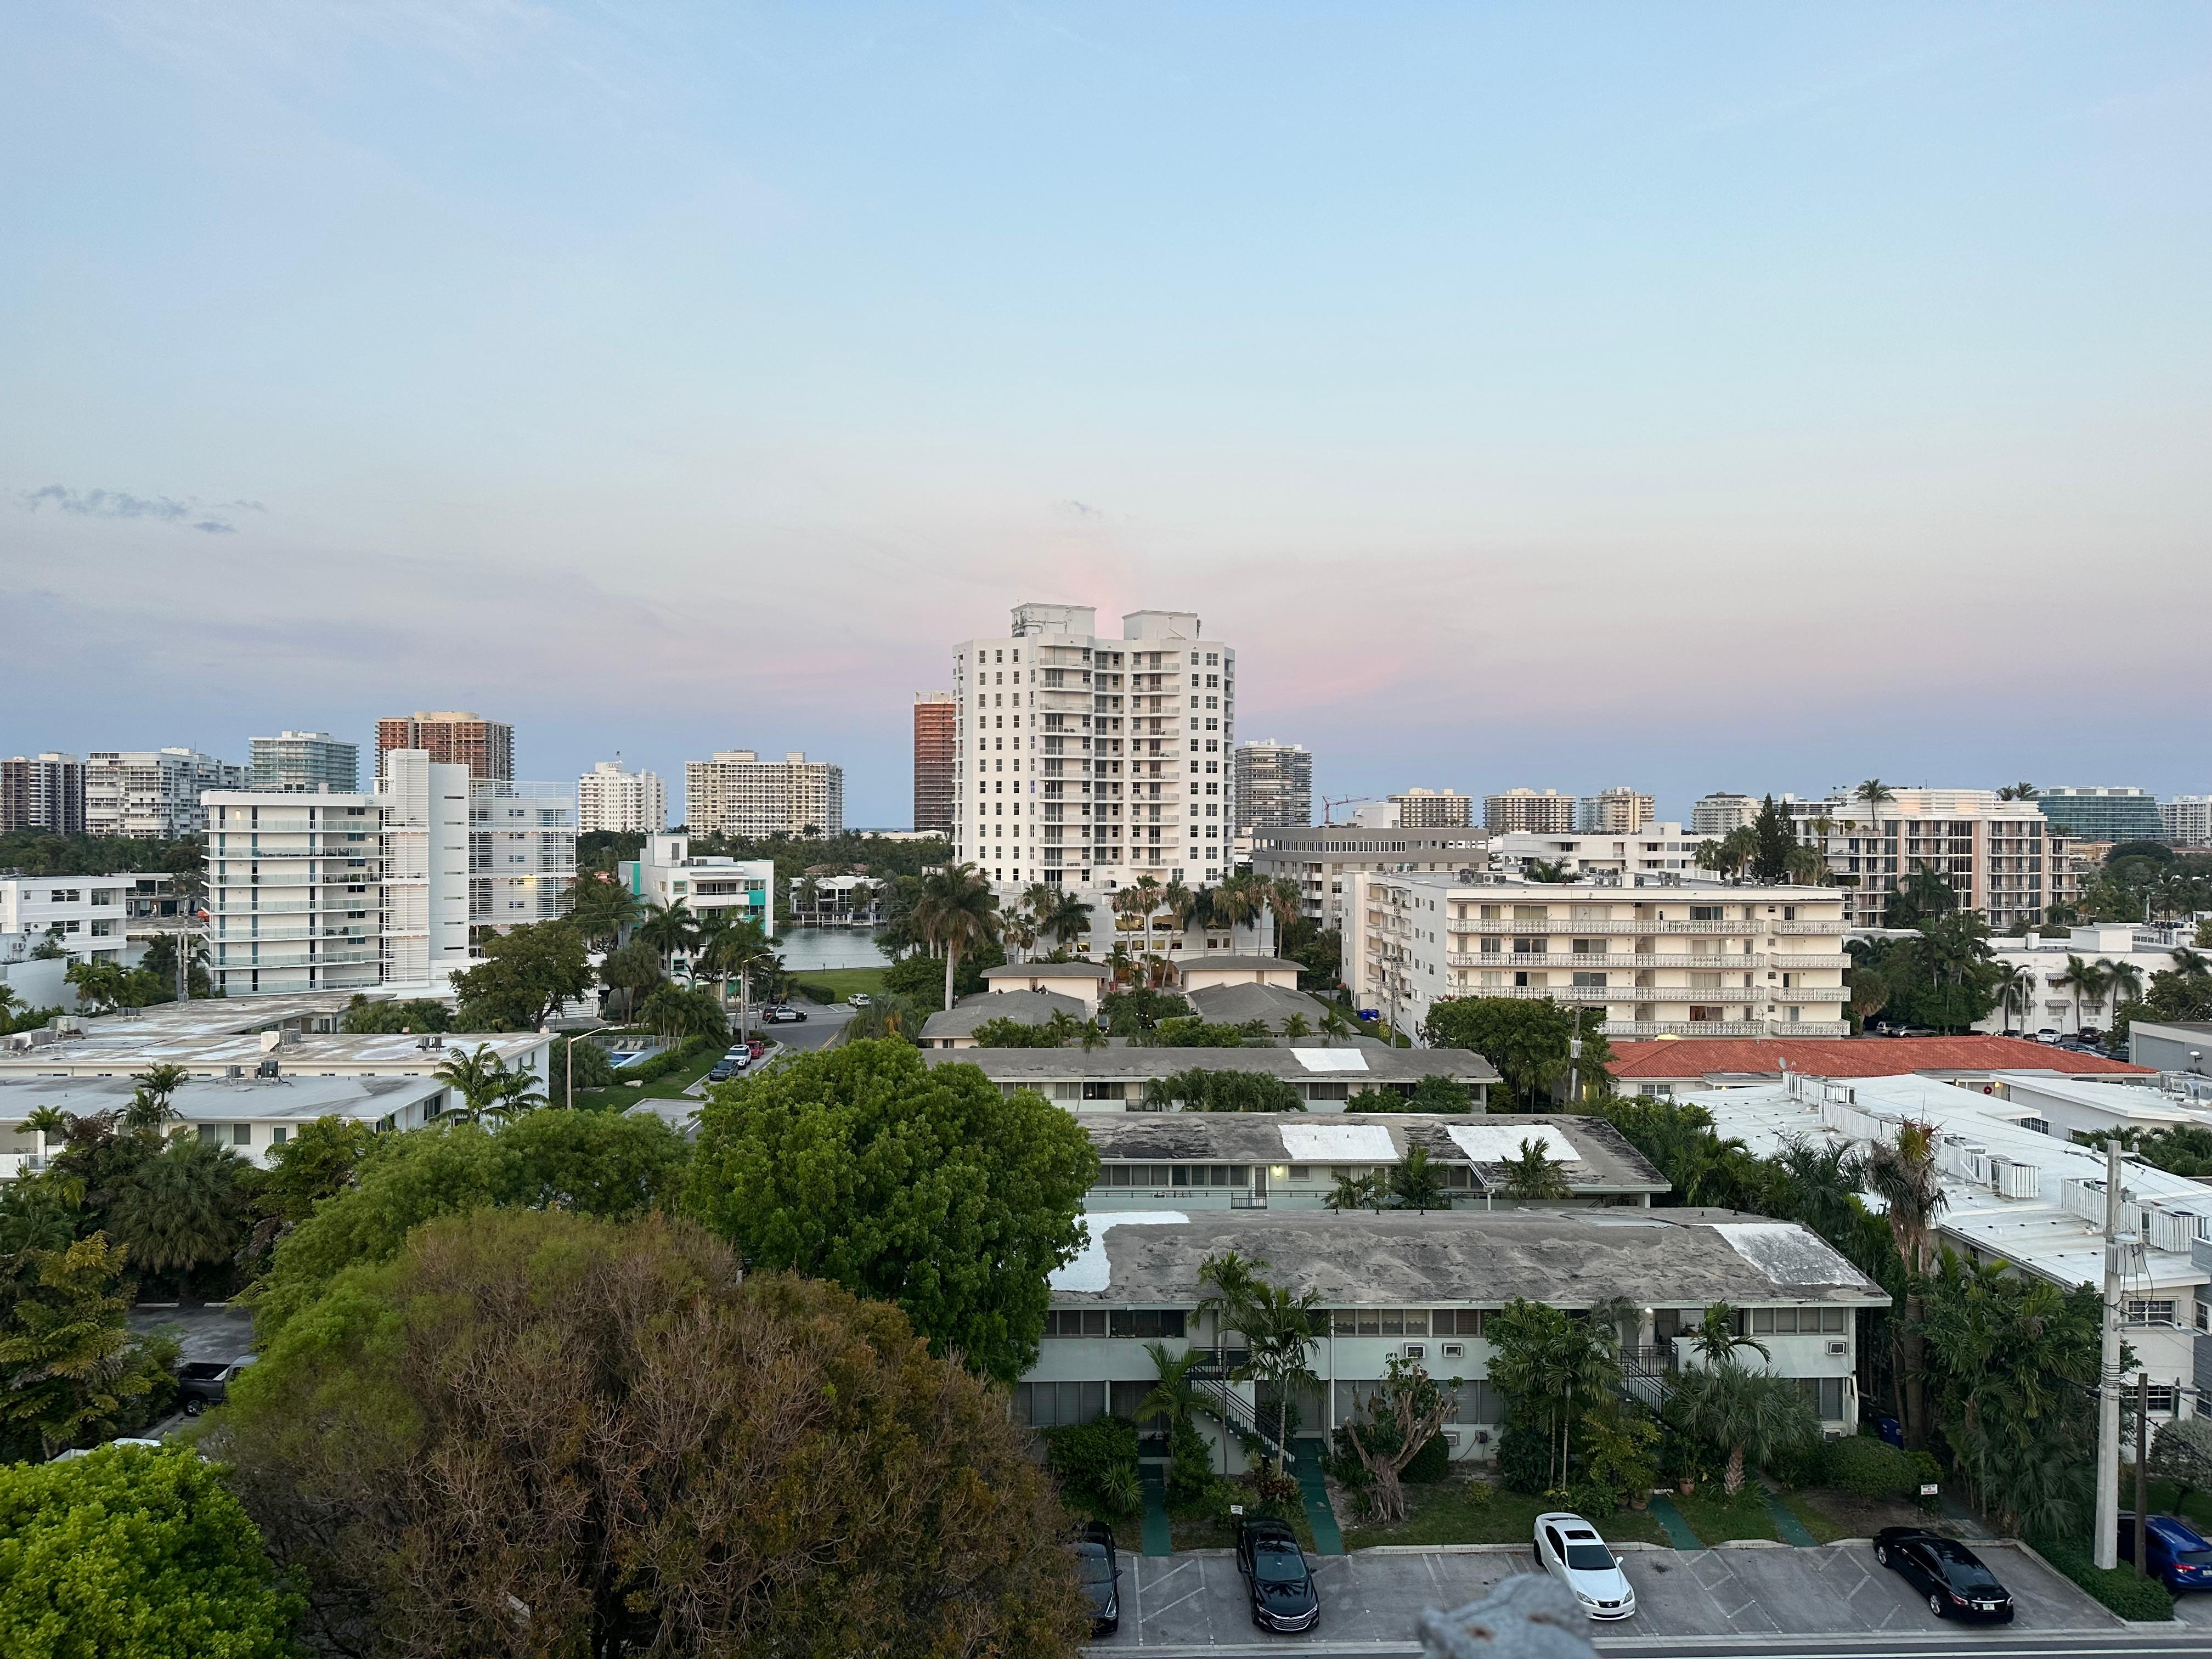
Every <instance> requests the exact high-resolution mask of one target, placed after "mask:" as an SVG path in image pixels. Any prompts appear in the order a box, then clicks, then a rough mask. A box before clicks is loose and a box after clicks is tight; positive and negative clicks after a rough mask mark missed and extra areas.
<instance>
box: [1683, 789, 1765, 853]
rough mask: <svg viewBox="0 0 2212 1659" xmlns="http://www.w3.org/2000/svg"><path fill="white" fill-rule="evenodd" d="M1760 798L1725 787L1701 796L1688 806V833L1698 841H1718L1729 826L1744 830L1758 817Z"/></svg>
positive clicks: (1725, 833)
mask: <svg viewBox="0 0 2212 1659" xmlns="http://www.w3.org/2000/svg"><path fill="white" fill-rule="evenodd" d="M1758 817H1759V798H1758V797H1757V796H1755V795H1735V794H1729V793H1727V792H1726V791H1720V792H1717V793H1713V794H1710V795H1704V796H1700V797H1699V799H1698V801H1697V803H1696V805H1693V806H1692V807H1691V808H1690V833H1691V834H1692V835H1694V836H1697V837H1698V838H1699V840H1701V841H1718V840H1720V839H1722V838H1723V836H1726V835H1727V834H1728V833H1729V831H1730V830H1731V829H1749V828H1750V827H1751V825H1752V823H1753V822H1754V821H1755V820H1756V819H1757V818H1758Z"/></svg>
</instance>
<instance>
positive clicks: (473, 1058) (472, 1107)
mask: <svg viewBox="0 0 2212 1659" xmlns="http://www.w3.org/2000/svg"><path fill="white" fill-rule="evenodd" d="M430 1075H431V1076H432V1077H435V1078H436V1079H438V1081H440V1082H441V1083H443V1084H445V1085H447V1087H448V1088H451V1089H453V1090H455V1091H458V1092H459V1095H460V1097H461V1103H460V1106H459V1109H458V1110H457V1111H456V1112H455V1113H454V1115H455V1116H456V1117H458V1118H459V1120H460V1121H463V1122H465V1123H473V1122H475V1121H477V1118H479V1117H481V1116H483V1114H484V1113H485V1111H486V1110H487V1109H489V1108H490V1107H491V1106H493V1105H495V1103H497V1102H498V1101H499V1099H500V1098H501V1091H503V1090H504V1089H505V1088H506V1086H507V1084H506V1079H507V1062H506V1061H505V1060H501V1058H500V1057H499V1056H498V1055H497V1054H494V1053H493V1052H492V1050H491V1045H490V1044H489V1043H484V1042H480V1043H478V1044H477V1046H476V1047H475V1048H473V1049H467V1050H458V1051H456V1052H454V1053H453V1054H447V1056H446V1058H445V1059H444V1060H441V1061H440V1062H439V1064H438V1067H437V1069H436V1070H435V1071H434V1072H432V1073H430Z"/></svg>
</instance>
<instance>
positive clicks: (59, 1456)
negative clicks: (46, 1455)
mask: <svg viewBox="0 0 2212 1659" xmlns="http://www.w3.org/2000/svg"><path fill="white" fill-rule="evenodd" d="M110 1446H145V1447H149V1448H150V1449H153V1450H155V1451H159V1450H161V1442H160V1441H158V1440H131V1439H127V1438H126V1439H122V1440H103V1441H101V1442H100V1444H98V1445H97V1446H71V1447H70V1449H68V1450H67V1451H63V1452H56V1453H55V1454H54V1455H53V1457H52V1460H51V1461H52V1462H56V1463H66V1462H69V1461H70V1459H71V1458H76V1457H89V1456H91V1455H93V1453H94V1452H96V1451H106V1449H108V1448H109V1447H110Z"/></svg>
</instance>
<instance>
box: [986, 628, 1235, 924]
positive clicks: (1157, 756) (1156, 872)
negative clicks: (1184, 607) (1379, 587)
mask: <svg viewBox="0 0 2212 1659" xmlns="http://www.w3.org/2000/svg"><path fill="white" fill-rule="evenodd" d="M952 665H953V696H954V697H955V698H956V699H957V708H958V717H959V722H960V724H959V734H960V735H959V745H958V750H957V754H956V756H955V759H954V767H955V778H954V782H955V796H954V813H953V832H952V835H953V853H954V856H955V857H956V858H957V859H959V860H963V861H964V862H967V863H970V864H974V865H975V866H979V867H980V868H981V870H982V871H983V872H985V873H986V874H987V876H988V877H989V878H991V879H992V880H993V881H994V882H998V883H1002V884H1006V885H1007V886H1014V887H1019V886H1026V885H1028V884H1030V883H1031V882H1043V883H1046V884H1048V885H1065V886H1085V885H1087V886H1096V887H1102V888H1115V887H1120V886H1124V885H1127V884H1129V883H1131V882H1133V881H1135V880H1137V879H1138V878H1139V877H1142V876H1147V875H1149V876H1151V877H1152V878H1154V879H1155V880H1157V881H1158V882H1160V883H1162V884H1166V883H1168V882H1172V881H1181V882H1183V883H1185V884H1188V885H1190V886H1198V885H1200V884H1211V883H1214V882H1218V881H1219V880H1220V879H1221V878H1222V877H1224V876H1225V875H1227V874H1228V873H1229V872H1230V855H1229V852H1228V848H1229V847H1230V845H1231V826H1233V824H1234V823H1236V776H1235V774H1234V772H1233V771H1232V770H1231V765H1230V762H1231V755H1232V752H1233V750H1234V748H1235V744H1234V738H1235V736H1236V729H1237V653H1236V652H1235V651H1234V650H1233V649H1232V648H1231V647H1230V646H1229V645H1227V644H1226V643H1225V642H1224V641H1220V640H1218V639H1208V638H1206V637H1205V631H1204V629H1203V628H1202V626H1201V625H1200V621H1199V618H1198V617H1197V616H1196V615H1194V613H1192V612H1189V611H1131V612H1130V613H1129V614H1128V615H1127V616H1125V617H1122V619H1121V637H1120V638H1119V639H1113V638H1109V637H1102V636H1100V635H1098V633H1097V610H1096V609H1095V608H1094V607H1092V606H1090V605H1036V604H1032V605H1019V606H1017V607H1016V608H1015V611H1014V613H1013V624H1012V629H1011V631H1010V632H1008V633H1007V634H1006V635H1000V636H999V637H997V638H983V639H973V640H966V641H962V642H961V643H960V644H959V645H957V646H956V647H954V650H953V659H952Z"/></svg>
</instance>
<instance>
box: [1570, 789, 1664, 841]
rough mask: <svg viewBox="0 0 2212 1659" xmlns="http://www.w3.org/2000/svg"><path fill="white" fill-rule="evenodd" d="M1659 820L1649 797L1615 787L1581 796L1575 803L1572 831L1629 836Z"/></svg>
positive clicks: (1656, 810)
mask: <svg viewBox="0 0 2212 1659" xmlns="http://www.w3.org/2000/svg"><path fill="white" fill-rule="evenodd" d="M1658 816H1659V809H1658V806H1657V805H1656V803H1655V802H1654V801H1653V800H1652V799H1651V797H1650V796H1649V795H1641V794H1638V793H1637V792H1636V791H1635V790H1633V789H1629V788H1624V787H1615V788H1612V789H1602V790H1600V791H1599V792H1598V793H1596V794H1595V795H1584V796H1583V798H1582V799H1580V800H1579V801H1577V802H1576V803H1575V827H1576V828H1577V829H1587V830H1595V831H1596V832H1598V833H1600V834H1603V835H1611V836H1632V835H1634V834H1635V833H1636V832H1637V831H1638V829H1642V828H1643V827H1644V825H1645V824H1647V823H1650V822H1651V820H1652V819H1653V818H1655V817H1658Z"/></svg>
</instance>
